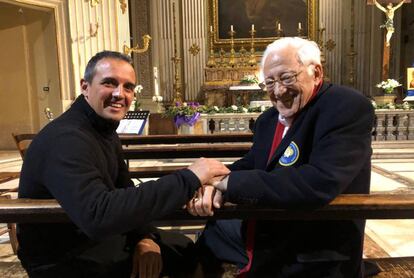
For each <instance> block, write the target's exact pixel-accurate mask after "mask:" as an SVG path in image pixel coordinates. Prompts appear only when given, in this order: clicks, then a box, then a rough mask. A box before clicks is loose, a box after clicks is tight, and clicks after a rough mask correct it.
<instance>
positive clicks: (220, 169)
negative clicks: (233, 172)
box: [188, 157, 230, 184]
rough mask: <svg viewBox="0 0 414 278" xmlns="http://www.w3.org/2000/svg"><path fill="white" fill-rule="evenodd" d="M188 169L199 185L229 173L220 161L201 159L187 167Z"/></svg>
mask: <svg viewBox="0 0 414 278" xmlns="http://www.w3.org/2000/svg"><path fill="white" fill-rule="evenodd" d="M188 169H189V170H191V171H192V172H193V173H194V174H195V175H196V176H197V177H198V179H199V180H200V182H201V184H206V183H207V182H209V181H210V180H211V179H213V178H214V177H217V176H223V175H227V174H228V173H230V170H229V169H228V168H227V167H226V166H224V164H223V163H221V162H220V161H218V160H215V159H209V158H203V157H202V158H199V159H197V160H196V161H195V162H194V163H193V164H191V165H190V166H188Z"/></svg>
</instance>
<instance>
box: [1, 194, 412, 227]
mask: <svg viewBox="0 0 414 278" xmlns="http://www.w3.org/2000/svg"><path fill="white" fill-rule="evenodd" d="M213 218H214V219H230V218H241V219H249V218H254V219H261V220H288V219H289V220H292V219H302V220H344V219H413V218H414V194H346V195H340V196H338V197H337V198H336V199H335V200H333V201H332V202H331V203H330V204H328V205H326V206H325V207H322V208H318V209H295V210H292V209H275V208H270V207H268V208H266V207H257V206H249V205H234V204H225V205H224V206H223V207H222V208H221V209H219V210H217V211H216V212H215V214H214V216H213V217H204V218H202V217H194V216H191V215H189V214H188V213H187V211H186V210H182V209H179V210H176V211H175V212H174V213H173V214H170V215H168V216H165V217H163V218H162V219H159V220H200V219H213ZM65 221H68V217H67V215H66V213H65V212H64V211H63V209H62V208H61V207H60V205H59V204H58V203H57V201H56V200H51V199H49V200H35V199H12V200H0V222H1V223H9V222H17V223H22V222H38V223H46V222H65Z"/></svg>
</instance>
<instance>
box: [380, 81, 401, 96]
mask: <svg viewBox="0 0 414 278" xmlns="http://www.w3.org/2000/svg"><path fill="white" fill-rule="evenodd" d="M400 86H402V84H400V83H399V82H398V81H397V80H395V79H387V80H385V81H381V83H378V84H377V85H376V87H377V88H381V89H383V90H384V91H385V92H386V93H387V94H391V93H392V92H393V91H394V89H395V88H397V87H400Z"/></svg>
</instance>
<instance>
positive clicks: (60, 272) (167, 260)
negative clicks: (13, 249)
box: [22, 230, 196, 278]
mask: <svg viewBox="0 0 414 278" xmlns="http://www.w3.org/2000/svg"><path fill="white" fill-rule="evenodd" d="M159 235H160V239H159V240H157V243H158V245H159V246H160V248H161V255H162V260H163V270H162V274H161V277H162V276H165V275H167V276H169V277H192V273H193V272H194V269H195V267H196V255H195V248H194V243H193V242H192V241H191V239H189V238H188V237H186V236H185V235H183V234H180V233H176V232H170V231H168V232H167V231H162V230H159ZM133 251H134V250H130V251H128V250H126V251H125V252H122V254H121V253H120V254H117V255H118V256H117V261H116V262H111V263H102V261H103V260H100V258H101V257H103V256H104V255H105V254H103V253H104V252H110V250H105V251H103V250H102V249H100V248H99V247H97V248H94V249H91V250H87V251H86V252H84V253H83V254H81V255H80V256H76V257H74V258H71V259H69V260H65V261H64V262H61V263H57V264H53V265H40V266H39V265H37V266H33V265H30V264H27V263H24V262H22V265H23V267H24V268H25V269H26V271H27V273H28V275H29V277H30V278H49V277H50V278H52V277H53V278H84V277H85V278H86V277H88V278H89V277H93V278H114V277H116V278H118V277H119V278H124V277H125V278H130V275H131V271H132V257H133ZM112 257H114V256H112Z"/></svg>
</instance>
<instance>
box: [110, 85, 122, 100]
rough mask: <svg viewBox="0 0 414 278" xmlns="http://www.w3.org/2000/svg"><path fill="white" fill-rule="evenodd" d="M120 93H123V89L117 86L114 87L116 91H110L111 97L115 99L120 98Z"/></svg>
mask: <svg viewBox="0 0 414 278" xmlns="http://www.w3.org/2000/svg"><path fill="white" fill-rule="evenodd" d="M122 93H123V88H122V86H118V87H116V89H115V90H113V91H112V96H113V97H117V98H119V97H121V96H122Z"/></svg>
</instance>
